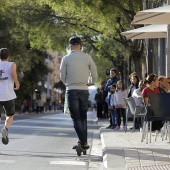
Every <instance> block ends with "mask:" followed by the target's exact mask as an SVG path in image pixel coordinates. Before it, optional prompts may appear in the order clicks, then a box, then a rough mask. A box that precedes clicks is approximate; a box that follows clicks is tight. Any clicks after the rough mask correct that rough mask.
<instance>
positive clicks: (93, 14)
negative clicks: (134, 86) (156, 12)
mask: <svg viewBox="0 0 170 170" xmlns="http://www.w3.org/2000/svg"><path fill="white" fill-rule="evenodd" d="M1 4H2V5H1V7H0V22H1V24H0V36H1V41H0V46H1V47H7V48H9V49H10V51H11V56H12V57H11V58H12V59H13V60H14V61H15V62H16V63H17V65H19V71H22V72H24V73H26V74H27V73H28V72H31V70H32V69H33V66H31V67H28V64H29V65H32V63H31V60H32V58H34V62H35V63H36V64H38V63H39V62H42V61H43V59H44V58H43V57H42V56H39V54H38V53H39V52H40V53H41V54H43V53H44V52H45V51H50V50H53V51H55V50H56V51H65V50H66V47H67V46H68V39H69V37H70V36H71V35H72V34H78V35H81V36H82V39H83V44H84V51H86V52H88V53H90V54H91V55H92V56H93V58H94V60H95V61H96V63H97V64H98V71H99V75H100V78H101V79H105V77H106V75H105V70H104V69H106V68H108V67H109V68H110V67H118V65H119V64H120V63H121V64H122V63H123V62H126V63H127V62H128V59H129V57H131V58H132V60H133V61H134V65H133V66H132V67H133V68H134V70H136V71H137V72H140V70H141V69H140V68H141V67H140V66H139V64H138V63H140V62H138V61H139V60H140V58H141V57H143V50H144V48H143V43H142V41H139V40H137V41H133V42H132V41H130V40H126V38H125V37H123V36H122V35H121V34H120V33H121V32H122V31H126V30H128V29H131V28H133V27H134V26H133V25H131V21H132V20H133V17H134V15H135V13H136V12H137V11H139V10H141V9H142V1H141V0H137V1H133V0H127V1H124V0H119V1H117V0H107V1H105V0H96V1H91V0H13V1H10V0H2V3H1ZM32 56H34V57H32ZM102 64H103V67H101V65H102ZM104 64H106V65H104ZM137 64H138V65H137ZM136 65H137V66H139V67H136ZM35 66H36V65H35ZM100 68H102V69H100ZM36 69H38V67H37V66H36Z"/></svg>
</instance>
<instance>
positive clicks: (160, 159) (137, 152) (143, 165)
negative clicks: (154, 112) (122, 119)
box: [98, 120, 170, 170]
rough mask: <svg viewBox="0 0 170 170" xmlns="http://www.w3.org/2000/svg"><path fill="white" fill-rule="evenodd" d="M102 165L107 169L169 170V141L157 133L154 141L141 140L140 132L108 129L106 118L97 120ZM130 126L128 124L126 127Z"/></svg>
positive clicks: (153, 138)
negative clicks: (101, 150) (147, 142)
mask: <svg viewBox="0 0 170 170" xmlns="http://www.w3.org/2000/svg"><path fill="white" fill-rule="evenodd" d="M98 124H99V125H100V126H101V128H100V135H101V141H102V149H103V162H104V167H105V168H107V169H108V170H170V143H169V142H168V140H164V141H162V138H161V136H160V134H159V136H158V138H157V141H156V142H155V141H154V140H155V134H154V133H152V142H151V143H149V144H146V141H145V140H144V142H141V132H139V131H137V130H136V131H135V132H134V133H132V132H131V130H128V131H127V132H126V133H125V132H124V131H123V130H116V131H115V130H110V129H109V130H108V129H106V128H105V127H106V126H108V124H109V121H108V120H99V122H98ZM130 127H131V126H128V129H129V128H130Z"/></svg>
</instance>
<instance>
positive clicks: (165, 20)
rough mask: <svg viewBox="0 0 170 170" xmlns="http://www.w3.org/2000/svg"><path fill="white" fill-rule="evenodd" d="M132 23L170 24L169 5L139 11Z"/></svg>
mask: <svg viewBox="0 0 170 170" xmlns="http://www.w3.org/2000/svg"><path fill="white" fill-rule="evenodd" d="M132 24H170V5H167V6H163V7H159V8H153V9H147V10H143V11H139V12H137V14H136V15H135V17H134V19H133V21H132Z"/></svg>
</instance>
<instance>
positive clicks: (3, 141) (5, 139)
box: [1, 128, 9, 145]
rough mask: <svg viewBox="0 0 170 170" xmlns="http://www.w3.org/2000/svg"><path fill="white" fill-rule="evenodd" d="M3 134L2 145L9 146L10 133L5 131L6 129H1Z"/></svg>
mask: <svg viewBox="0 0 170 170" xmlns="http://www.w3.org/2000/svg"><path fill="white" fill-rule="evenodd" d="M1 134H2V143H3V144H4V145H7V144H8V142H9V139H8V131H7V130H6V129H5V128H2V129H1Z"/></svg>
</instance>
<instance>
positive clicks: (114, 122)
mask: <svg viewBox="0 0 170 170" xmlns="http://www.w3.org/2000/svg"><path fill="white" fill-rule="evenodd" d="M115 91H116V84H112V85H111V87H110V95H109V101H108V110H109V111H110V128H108V127H107V129H114V128H115V127H116V126H117V112H116V109H115V102H114V95H115Z"/></svg>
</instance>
